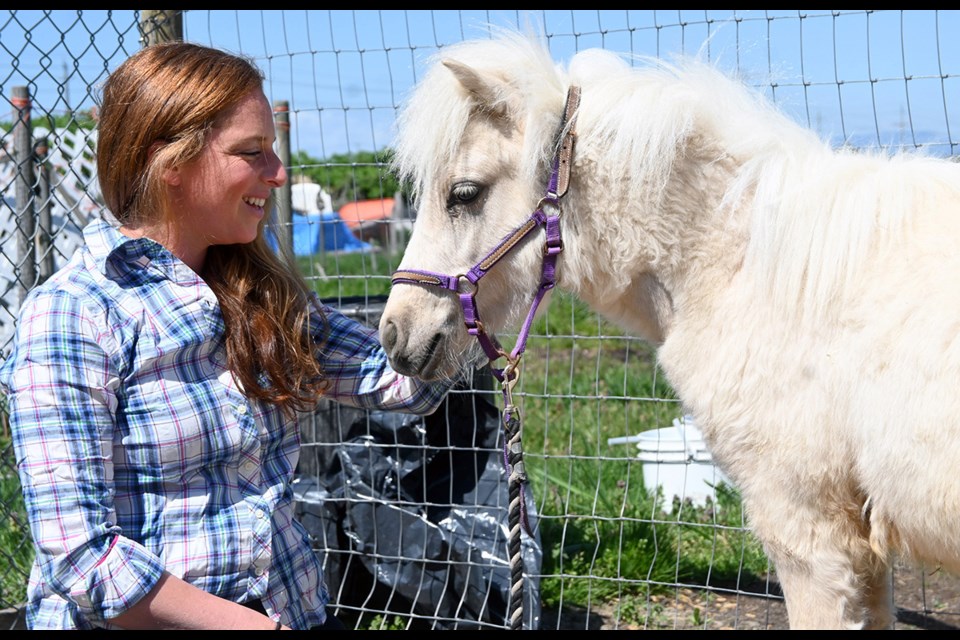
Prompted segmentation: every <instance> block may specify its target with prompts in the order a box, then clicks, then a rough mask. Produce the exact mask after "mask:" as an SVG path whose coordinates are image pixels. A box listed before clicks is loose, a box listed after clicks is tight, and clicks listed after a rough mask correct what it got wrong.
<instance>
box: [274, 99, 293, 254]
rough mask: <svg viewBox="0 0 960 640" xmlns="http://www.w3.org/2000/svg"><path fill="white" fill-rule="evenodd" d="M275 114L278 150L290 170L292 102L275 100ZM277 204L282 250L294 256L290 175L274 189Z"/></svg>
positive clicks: (278, 236) (279, 237)
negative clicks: (281, 184) (282, 183)
mask: <svg viewBox="0 0 960 640" xmlns="http://www.w3.org/2000/svg"><path fill="white" fill-rule="evenodd" d="M273 116H274V121H275V123H276V128H277V151H278V155H279V156H280V162H282V163H283V166H284V167H286V168H287V171H288V173H289V171H290V162H291V160H290V103H289V102H287V101H286V100H275V101H274V103H273ZM274 198H275V201H276V205H277V223H276V235H277V243H278V244H279V246H280V248H281V250H283V251H289V252H290V256H291V257H293V256H294V253H293V189H292V185H291V184H290V180H289V175H288V179H287V181H286V182H285V183H284V185H283V186H282V187H280V188H279V189H275V190H274Z"/></svg>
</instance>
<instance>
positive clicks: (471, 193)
mask: <svg viewBox="0 0 960 640" xmlns="http://www.w3.org/2000/svg"><path fill="white" fill-rule="evenodd" d="M481 191H482V189H481V187H480V185H479V184H477V183H476V182H467V181H464V182H458V183H456V184H455V185H453V187H451V188H450V197H449V199H448V200H447V207H448V208H452V207H456V206H458V205H460V206H465V205H469V204H471V203H473V202H474V201H475V200H476V199H477V198H478V197H479V196H480V192H481Z"/></svg>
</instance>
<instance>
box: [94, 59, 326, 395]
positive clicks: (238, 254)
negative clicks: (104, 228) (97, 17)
mask: <svg viewBox="0 0 960 640" xmlns="http://www.w3.org/2000/svg"><path fill="white" fill-rule="evenodd" d="M263 80H264V77H263V73H262V72H261V71H260V69H259V68H257V67H256V65H255V64H254V63H253V62H252V61H251V60H249V59H247V58H244V57H242V56H238V55H234V54H231V53H227V52H224V51H221V50H219V49H214V48H210V47H205V46H202V45H197V44H192V43H186V42H171V43H164V44H157V45H152V46H149V47H146V48H144V49H141V50H140V51H138V52H137V53H135V54H134V55H132V56H131V57H130V58H128V59H127V60H126V61H124V62H123V63H122V64H121V65H120V66H119V67H117V69H116V70H115V71H114V72H113V73H112V74H111V75H110V77H109V78H108V79H107V81H106V83H105V84H104V86H103V91H102V99H101V103H100V115H99V125H98V129H99V131H98V140H97V172H98V174H99V180H100V189H101V192H102V193H103V197H104V201H105V203H106V205H107V207H108V208H109V209H110V211H111V213H112V214H113V215H114V217H116V218H117V220H119V221H120V222H121V223H122V224H125V225H132V226H139V225H141V224H143V223H146V222H150V223H154V222H161V223H163V222H167V223H169V222H170V219H169V218H170V217H171V216H175V215H176V212H175V211H171V210H170V208H169V207H167V206H166V204H167V200H166V193H167V192H166V185H165V183H164V181H163V180H162V179H161V176H162V175H163V172H164V170H165V169H167V168H170V167H174V166H178V165H182V164H184V163H187V162H190V161H191V160H193V159H195V158H197V157H198V156H199V155H200V152H201V151H202V150H203V147H204V144H205V143H206V140H207V135H208V133H209V132H210V130H211V128H212V127H213V125H214V123H215V122H216V121H217V119H218V118H219V117H220V116H221V115H222V114H225V113H226V112H228V111H229V110H230V109H231V108H232V107H234V106H235V105H236V104H237V103H238V102H240V100H241V99H243V98H244V97H246V96H247V95H248V94H249V93H250V92H251V91H255V90H262V88H263ZM158 142H159V143H162V144H160V145H157V144H156V143H158ZM151 150H152V151H153V152H151ZM201 275H202V276H203V278H204V280H206V282H207V284H208V285H209V286H210V288H211V289H213V291H214V293H215V294H216V296H217V299H218V300H219V302H220V308H221V312H222V313H223V319H224V322H225V324H226V343H227V361H228V364H229V367H230V369H231V370H232V371H233V373H234V375H235V376H236V377H237V379H238V381H239V382H240V384H241V385H242V387H243V389H244V392H245V393H246V394H247V395H249V396H252V397H255V398H258V399H261V400H265V401H267V402H272V403H276V404H278V405H280V406H281V407H282V408H283V409H284V410H287V411H290V412H292V411H293V410H304V409H308V408H310V407H311V406H312V404H313V403H315V402H316V399H317V397H318V396H319V394H320V393H321V392H322V389H323V386H324V384H325V381H324V379H323V371H322V370H321V368H320V365H319V362H318V360H317V357H316V351H317V349H318V348H319V344H318V343H317V342H315V341H314V340H313V338H312V336H313V335H318V334H320V331H321V330H322V329H323V327H316V326H310V310H311V308H312V307H313V298H312V294H311V292H310V290H309V289H308V287H307V285H306V283H305V282H304V280H303V278H302V277H301V276H300V274H299V272H298V270H297V268H296V265H295V263H294V261H293V259H292V257H291V256H289V255H286V254H282V255H281V254H278V253H277V252H275V251H274V250H273V249H272V248H271V247H270V246H269V245H268V243H267V242H266V240H265V238H264V235H263V224H262V223H261V228H260V233H258V234H257V238H256V240H254V241H253V242H252V243H250V244H242V245H240V244H236V245H214V246H212V247H210V248H209V249H208V251H207V257H206V262H205V265H204V272H203V274H201ZM316 311H317V313H316V315H315V317H317V318H321V319H322V318H323V315H322V313H320V310H319V309H317V310H316Z"/></svg>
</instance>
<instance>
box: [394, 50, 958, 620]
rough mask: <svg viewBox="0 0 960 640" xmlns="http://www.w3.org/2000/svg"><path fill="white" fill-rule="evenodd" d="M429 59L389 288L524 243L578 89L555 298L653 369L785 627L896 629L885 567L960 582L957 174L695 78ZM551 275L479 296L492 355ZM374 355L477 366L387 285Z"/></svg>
mask: <svg viewBox="0 0 960 640" xmlns="http://www.w3.org/2000/svg"><path fill="white" fill-rule="evenodd" d="M443 57H444V60H445V62H444V63H443V64H442V65H441V64H439V63H438V64H436V65H434V66H433V67H432V68H431V69H430V70H429V72H428V74H427V75H426V76H425V78H424V80H423V81H422V82H421V84H420V85H419V86H418V88H417V91H416V93H415V94H414V95H413V96H412V99H411V101H410V102H409V103H408V105H407V107H406V108H405V110H404V112H403V113H402V116H401V120H400V136H399V138H398V145H397V147H396V149H397V154H396V163H397V164H396V166H397V168H398V170H399V172H400V174H401V176H402V177H404V178H407V179H410V180H412V182H413V184H414V186H415V188H416V191H417V193H418V195H419V200H420V206H419V213H418V218H417V222H416V226H415V229H414V234H413V236H412V238H411V241H410V244H409V246H408V249H407V252H406V254H405V256H404V258H403V261H402V263H401V265H400V267H401V268H406V269H428V270H433V271H439V272H445V273H450V274H456V273H463V272H465V270H466V269H468V268H469V267H470V266H471V265H473V264H474V263H475V262H476V260H477V259H478V258H479V257H480V256H481V255H483V253H484V252H486V251H487V250H488V249H490V248H491V246H492V245H493V244H495V243H496V242H497V241H498V240H499V239H500V238H501V237H503V236H505V235H506V234H507V233H509V232H510V231H511V230H512V229H513V228H514V227H516V226H517V225H518V224H520V222H522V221H523V220H524V219H526V217H527V216H528V215H529V214H530V212H531V211H532V210H533V209H534V208H535V206H536V204H537V202H538V200H539V199H540V197H541V196H543V195H544V194H543V190H544V186H545V184H546V179H547V173H548V171H549V160H550V158H551V157H552V155H553V153H554V144H555V140H556V135H555V134H556V128H557V126H558V122H559V118H560V114H561V112H562V109H563V101H564V96H565V92H566V88H567V86H568V85H571V84H573V85H579V86H580V87H581V90H582V101H581V105H580V110H579V114H578V118H577V122H576V129H577V138H576V150H575V155H574V162H573V168H572V173H571V186H570V189H569V192H568V194H567V195H566V196H565V197H564V199H563V201H562V217H561V225H562V232H563V242H564V250H563V252H562V253H561V254H560V258H559V263H558V272H557V277H558V286H559V287H561V288H563V289H565V290H568V291H570V292H572V293H574V294H576V295H577V296H578V297H579V298H581V299H582V300H584V301H585V302H586V303H588V304H589V305H590V306H591V307H592V308H593V309H595V310H596V311H597V312H599V313H600V314H602V315H604V316H605V317H607V318H609V319H610V320H612V321H614V322H616V323H618V324H619V325H621V326H622V327H624V328H625V329H626V330H628V331H632V332H635V333H636V334H637V335H640V336H642V337H644V338H646V339H648V340H650V341H651V342H653V343H655V344H657V345H659V352H658V357H659V362H660V364H661V366H662V368H663V370H664V372H665V374H666V375H667V378H668V379H669V381H670V383H671V385H672V386H673V388H674V389H675V391H676V392H677V394H678V396H679V398H680V399H681V400H682V402H683V403H684V407H685V410H687V411H689V412H690V413H692V414H693V415H694V416H695V418H696V419H697V422H698V424H700V425H701V427H702V430H703V433H704V437H705V439H706V441H707V442H708V444H709V446H710V449H711V452H712V454H713V458H714V460H715V461H716V462H717V463H718V464H719V465H720V466H721V467H722V468H723V470H724V471H725V472H726V473H727V475H728V476H729V477H730V478H731V479H732V480H733V481H734V483H735V484H736V485H737V487H738V488H739V490H740V491H741V494H742V496H743V500H744V504H745V506H746V509H747V513H748V516H749V519H750V524H751V526H752V528H753V530H754V531H755V532H756V534H757V536H758V537H759V538H760V540H762V542H763V543H764V546H765V549H766V551H767V553H768V555H769V556H770V558H771V559H772V560H773V562H774V563H775V565H776V569H777V574H778V577H779V578H780V581H781V583H782V586H783V589H784V592H785V595H786V600H787V607H788V612H789V615H790V620H791V626H793V627H837V628H839V627H858V626H880V627H883V626H889V625H890V624H892V622H893V607H892V599H891V594H890V586H889V582H890V580H889V571H890V566H891V563H892V561H893V560H894V558H895V557H896V556H897V554H908V555H909V556H910V557H912V558H913V559H914V560H916V561H917V562H918V563H922V564H925V565H926V566H929V567H943V568H944V569H948V570H953V571H956V570H960V526H958V523H960V482H957V481H956V479H955V477H954V476H953V474H954V473H955V472H956V471H955V469H956V468H957V465H958V463H960V394H958V392H957V390H958V386H960V340H958V335H960V293H958V291H960V285H958V283H957V277H956V274H960V166H958V165H956V164H954V163H951V162H948V161H946V160H938V159H931V158H924V157H919V156H917V157H894V158H887V157H870V156H866V155H860V154H856V153H853V152H846V151H834V150H831V149H830V148H829V147H828V146H827V145H826V144H825V143H824V142H822V141H821V140H819V139H818V138H817V137H815V136H814V135H813V134H812V133H810V132H808V131H807V130H805V129H802V128H801V127H799V126H797V125H796V124H795V123H793V122H792V121H790V120H788V119H787V118H785V117H784V116H782V115H780V114H778V113H776V112H775V111H774V110H772V109H771V108H770V107H769V106H766V105H765V103H764V102H763V101H762V100H761V99H759V98H758V97H757V96H756V94H755V93H754V92H752V91H749V90H748V89H746V88H745V87H744V86H743V85H741V84H739V83H736V82H733V81H731V80H729V79H727V78H725V77H723V76H721V75H720V74H718V73H717V72H716V71H714V70H712V69H709V68H705V67H703V66H700V65H698V64H690V65H689V66H688V65H687V64H683V65H682V66H681V67H678V68H667V67H665V66H662V67H658V66H651V68H644V69H641V68H637V67H631V66H629V65H628V64H626V63H625V62H623V61H621V60H619V59H618V58H615V57H614V56H613V55H612V54H609V53H606V52H602V51H590V52H584V53H580V54H578V55H577V56H576V57H575V58H574V59H573V60H572V61H571V63H570V65H569V68H567V69H563V68H561V67H559V66H557V65H555V64H554V63H553V62H552V61H551V60H550V59H549V56H548V54H547V53H546V50H545V49H543V48H542V47H541V46H540V45H538V44H536V43H533V42H531V41H529V40H527V39H525V38H522V37H518V36H512V35H509V34H508V35H506V36H504V37H502V38H496V39H493V40H482V41H476V42H472V43H464V44H462V45H459V46H454V47H452V48H449V49H445V50H444V51H443ZM540 256H541V248H540V246H539V244H538V243H537V242H528V243H525V244H524V246H523V247H522V248H520V249H519V250H518V251H516V252H515V254H513V255H511V256H509V257H508V258H507V259H505V260H504V262H503V264H500V265H498V266H497V267H496V269H494V270H492V271H491V272H490V274H489V277H488V278H487V279H486V280H484V281H483V282H482V284H481V286H480V287H479V291H478V292H477V300H478V303H479V308H480V309H481V310H482V312H483V314H484V323H485V326H486V329H487V331H488V332H495V331H497V330H500V329H503V328H505V327H511V328H514V327H516V326H517V325H518V324H519V322H520V320H521V319H522V318H523V316H524V314H525V313H526V312H527V309H528V308H529V305H530V301H531V299H532V297H533V294H534V292H535V291H536V289H537V284H538V280H539V277H540V271H539V261H540ZM381 335H382V338H383V342H384V345H385V347H386V348H387V350H388V352H389V353H390V355H391V362H392V363H393V365H394V366H395V367H396V368H397V369H399V370H401V371H403V372H406V373H409V374H412V375H420V376H423V377H427V378H430V377H439V376H444V375H453V374H454V373H455V372H456V371H457V370H459V369H460V368H461V367H462V366H463V364H464V363H465V359H464V357H463V356H462V354H464V353H466V354H468V356H467V358H466V360H475V359H476V358H478V357H482V353H481V352H479V350H478V349H477V347H476V345H475V343H474V342H475V341H474V339H473V338H471V337H470V336H468V335H467V334H466V332H465V330H464V328H463V325H462V316H461V315H460V309H459V307H458V305H457V299H456V296H453V295H450V292H443V291H440V290H433V289H430V288H424V287H419V286H397V287H395V288H394V290H393V291H392V293H391V296H390V299H389V301H388V303H387V306H386V309H385V311H384V314H383V317H382V321H381Z"/></svg>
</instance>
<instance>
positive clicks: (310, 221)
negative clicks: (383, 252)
mask: <svg viewBox="0 0 960 640" xmlns="http://www.w3.org/2000/svg"><path fill="white" fill-rule="evenodd" d="M267 234H268V236H267V240H268V241H269V242H270V246H272V247H273V248H274V249H276V248H277V241H276V238H275V236H274V235H273V233H272V231H271V230H270V229H269V228H268V229H267ZM372 249H373V245H371V244H370V243H369V242H364V241H363V240H360V239H359V238H357V237H356V236H355V235H353V232H352V231H351V230H350V227H348V226H347V224H346V223H345V222H344V221H343V220H342V219H341V218H340V216H339V215H337V214H336V213H335V212H333V211H325V212H322V213H308V214H304V213H301V212H299V211H294V212H293V253H294V255H297V256H312V255H315V254H317V253H320V252H321V251H340V252H346V253H352V252H355V251H370V250H372Z"/></svg>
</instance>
